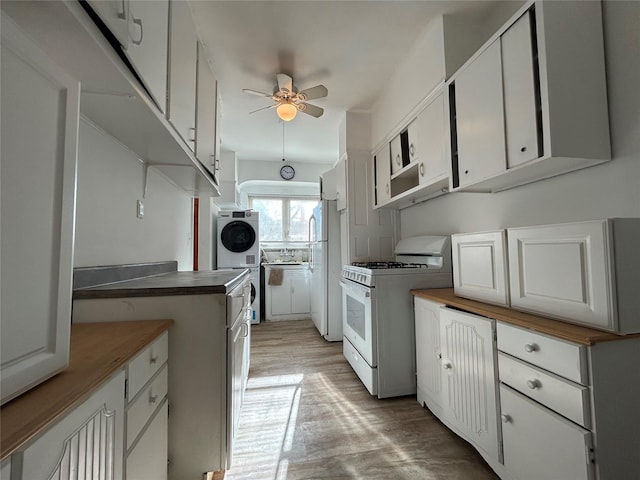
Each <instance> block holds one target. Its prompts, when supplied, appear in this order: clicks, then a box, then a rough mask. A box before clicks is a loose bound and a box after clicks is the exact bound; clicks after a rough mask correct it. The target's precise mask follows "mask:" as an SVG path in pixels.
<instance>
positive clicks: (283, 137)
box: [282, 121, 284, 162]
mask: <svg viewBox="0 0 640 480" xmlns="http://www.w3.org/2000/svg"><path fill="white" fill-rule="evenodd" d="M282 161H283V162H284V121H282Z"/></svg>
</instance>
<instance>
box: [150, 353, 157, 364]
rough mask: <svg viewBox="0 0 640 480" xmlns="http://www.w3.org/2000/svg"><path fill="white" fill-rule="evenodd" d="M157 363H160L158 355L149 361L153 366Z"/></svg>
mask: <svg viewBox="0 0 640 480" xmlns="http://www.w3.org/2000/svg"><path fill="white" fill-rule="evenodd" d="M157 361H158V356H157V355H156V356H155V357H151V358H150V359H149V363H150V364H151V365H155V364H156V362H157Z"/></svg>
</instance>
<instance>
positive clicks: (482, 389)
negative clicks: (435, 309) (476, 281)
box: [440, 308, 499, 459]
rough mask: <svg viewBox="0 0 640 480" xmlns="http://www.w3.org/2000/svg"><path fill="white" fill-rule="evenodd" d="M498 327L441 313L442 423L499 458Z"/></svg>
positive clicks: (460, 314)
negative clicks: (495, 339) (496, 332)
mask: <svg viewBox="0 0 640 480" xmlns="http://www.w3.org/2000/svg"><path fill="white" fill-rule="evenodd" d="M494 331H495V322H494V321H493V320H491V319H488V318H484V317H480V316H478V315H473V314H470V313H466V312H460V311H455V310H452V309H449V308H443V309H442V310H441V311H440V347H441V349H442V359H441V362H442V369H443V372H444V375H443V403H442V407H443V409H442V420H443V422H444V423H446V424H447V425H449V426H450V427H451V428H453V429H454V431H456V432H457V433H458V434H459V435H460V436H461V437H463V438H465V439H467V440H468V441H469V442H471V443H472V444H474V445H475V446H476V448H479V449H481V450H482V451H483V452H484V453H485V454H486V455H487V456H488V457H489V458H491V459H498V458H499V449H498V420H497V408H498V406H497V405H498V403H497V392H496V390H497V388H496V385H497V384H496V378H497V371H496V369H497V366H496V358H495V357H496V349H495V346H494Z"/></svg>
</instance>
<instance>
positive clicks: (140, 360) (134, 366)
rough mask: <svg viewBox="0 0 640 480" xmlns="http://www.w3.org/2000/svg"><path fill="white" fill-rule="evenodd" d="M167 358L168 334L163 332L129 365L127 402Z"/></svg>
mask: <svg viewBox="0 0 640 480" xmlns="http://www.w3.org/2000/svg"><path fill="white" fill-rule="evenodd" d="M168 358H169V334H168V333H167V332H165V333H163V334H162V336H160V337H159V338H158V339H157V340H155V341H154V342H153V343H152V344H151V345H149V346H148V347H147V348H145V349H144V350H143V351H142V352H140V353H139V354H138V355H137V356H136V357H135V358H134V359H133V360H131V362H130V363H129V391H128V394H127V400H128V401H131V399H133V398H134V397H135V396H136V395H137V394H138V392H139V391H140V389H141V388H142V387H143V386H144V384H145V383H147V382H148V381H149V380H150V379H151V377H153V375H154V374H155V373H156V372H157V371H158V370H160V367H162V365H164V363H165V362H166V361H167V359H168Z"/></svg>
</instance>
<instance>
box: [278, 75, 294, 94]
mask: <svg viewBox="0 0 640 480" xmlns="http://www.w3.org/2000/svg"><path fill="white" fill-rule="evenodd" d="M276 78H277V79H278V88H279V89H280V91H286V92H289V93H291V92H293V78H291V77H290V76H289V75H287V74H285V73H278V74H277V75H276Z"/></svg>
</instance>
